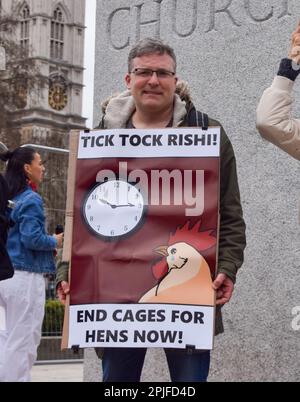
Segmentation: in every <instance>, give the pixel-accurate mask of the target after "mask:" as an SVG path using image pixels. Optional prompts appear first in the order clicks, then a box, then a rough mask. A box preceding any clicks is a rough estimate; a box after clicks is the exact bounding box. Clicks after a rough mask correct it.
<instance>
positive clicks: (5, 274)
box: [0, 175, 14, 281]
mask: <svg viewBox="0 0 300 402" xmlns="http://www.w3.org/2000/svg"><path fill="white" fill-rule="evenodd" d="M7 192H8V190H7V184H6V182H5V180H4V179H3V177H2V176H1V175H0V281H3V280H5V279H9V278H11V277H12V276H13V275H14V268H13V266H12V263H11V261H10V258H9V255H8V253H7V250H6V240H7V230H8V228H9V226H10V225H9V220H8V219H7V217H6V215H5V211H6V208H7V204H8V197H7Z"/></svg>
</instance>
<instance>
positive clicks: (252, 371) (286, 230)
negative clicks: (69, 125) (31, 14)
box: [85, 0, 300, 381]
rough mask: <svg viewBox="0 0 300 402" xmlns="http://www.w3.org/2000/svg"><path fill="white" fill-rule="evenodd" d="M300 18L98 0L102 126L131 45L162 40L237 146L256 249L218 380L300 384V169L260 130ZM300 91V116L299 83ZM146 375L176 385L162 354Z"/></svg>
mask: <svg viewBox="0 0 300 402" xmlns="http://www.w3.org/2000/svg"><path fill="white" fill-rule="evenodd" d="M299 15H300V2H296V1H293V0H267V1H264V2H261V1H260V0H237V1H235V0H226V1H224V0H222V1H221V0H203V1H198V0H127V1H126V0H122V1H121V0H98V13H97V24H96V26H97V39H96V44H97V45H96V46H97V48H96V70H95V73H96V77H95V124H96V123H97V122H98V121H99V120H100V115H101V113H100V103H101V101H102V100H104V99H105V98H106V97H108V96H109V95H111V94H113V93H116V92H120V91H122V90H123V89H125V85H124V76H125V73H126V71H127V70H126V68H127V55H128V51H129V49H130V47H131V46H132V45H133V44H134V43H135V42H136V40H137V39H139V38H143V37H146V36H154V37H160V38H162V39H164V40H166V41H167V42H168V43H169V44H171V45H172V46H173V47H174V49H175V51H176V54H177V57H178V75H179V77H181V78H182V79H184V80H186V81H188V82H189V85H190V88H191V93H192V96H193V100H194V103H195V104H196V105H197V107H198V109H200V110H201V111H204V112H206V113H208V114H209V115H210V116H211V117H213V118H216V119H218V120H219V121H221V122H222V124H223V126H224V128H225V130H226V131H227V133H228V135H229V137H230V139H231V141H232V143H233V146H234V149H235V153H236V159H237V166H238V174H239V183H240V189H241V198H242V203H243V208H244V214H245V220H246V223H247V240H248V247H247V250H246V254H245V263H244V266H243V268H242V269H241V271H240V273H239V275H238V281H237V284H236V289H235V293H234V297H233V299H232V300H231V302H230V304H228V305H227V306H226V307H224V309H223V310H224V322H225V334H224V335H221V336H219V337H217V338H216V342H215V350H214V352H213V354H212V356H213V358H212V365H211V372H210V378H209V379H210V381H260V380H265V381H299V379H300V378H299V359H300V342H299V341H300V333H299V332H297V331H295V330H293V328H292V321H293V319H294V318H295V317H294V316H293V311H292V310H293V308H294V307H295V306H298V305H300V295H299V286H298V282H299V278H300V274H299V261H300V251H299V250H300V249H299V226H298V222H297V216H298V198H299V192H298V190H297V189H298V188H299V177H300V175H299V163H298V162H297V161H295V160H293V159H292V158H291V157H289V156H288V155H286V154H284V153H283V152H282V151H280V150H278V149H276V148H275V147H274V146H273V145H271V144H270V143H267V142H265V141H263V140H262V139H261V138H260V136H259V135H258V133H257V131H256V128H255V112H256V107H257V103H258V100H259V98H260V96H261V94H262V91H263V90H264V89H265V88H266V87H268V86H269V85H271V82H272V80H273V77H274V75H275V74H276V72H277V68H278V64H279V61H280V59H281V58H282V57H285V56H286V54H287V50H288V47H289V38H290V35H291V32H292V31H293V30H294V28H295V27H296V25H297V22H298V19H299ZM295 92H296V94H295V95H296V96H295V97H296V99H297V100H296V104H295V107H294V110H295V112H296V111H298V112H299V110H300V96H299V95H300V81H299V82H297V83H296V85H295ZM299 114H300V113H298V117H300V116H299ZM295 311H296V310H294V313H295ZM298 311H299V310H298ZM87 353H90V354H92V353H91V352H87ZM90 354H89V355H88V356H89V357H88V358H87V359H86V363H85V378H86V380H94V381H96V380H99V373H97V374H96V373H95V371H94V368H95V365H96V366H97V367H98V366H99V364H98V362H96V361H95V360H94V357H93V354H92V357H91V355H90ZM143 379H144V380H145V381H163V380H166V381H168V379H169V376H168V371H167V368H166V363H165V357H164V355H163V354H162V353H161V352H160V351H156V350H154V351H150V353H149V355H148V357H147V359H146V364H145V368H144V372H143Z"/></svg>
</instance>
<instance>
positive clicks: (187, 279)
mask: <svg viewBox="0 0 300 402" xmlns="http://www.w3.org/2000/svg"><path fill="white" fill-rule="evenodd" d="M189 226H190V222H187V223H186V224H185V225H184V226H183V227H182V228H180V227H178V228H177V230H176V232H175V234H174V235H173V234H171V236H170V239H169V242H168V245H167V246H162V247H158V248H157V249H155V250H154V251H155V252H156V253H158V254H160V255H162V256H163V257H164V258H163V260H161V261H160V262H158V263H157V264H156V265H154V266H153V267H152V271H153V274H154V276H155V277H156V278H157V279H158V283H157V285H156V286H155V287H153V288H152V289H150V290H149V291H148V292H147V293H146V294H144V295H143V296H142V297H141V299H140V300H139V303H172V304H194V305H208V306H212V305H214V304H215V292H214V290H213V289H212V277H211V272H210V269H209V266H208V264H207V262H206V261H205V259H204V257H203V256H202V255H201V252H203V251H205V250H207V249H209V248H211V247H213V246H215V245H216V238H215V237H213V236H212V231H211V230H210V231H204V232H199V229H200V227H201V221H198V222H197V223H196V224H195V225H194V226H193V227H192V228H189Z"/></svg>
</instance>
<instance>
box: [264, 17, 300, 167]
mask: <svg viewBox="0 0 300 402" xmlns="http://www.w3.org/2000/svg"><path fill="white" fill-rule="evenodd" d="M299 74H300V22H299V24H298V27H297V28H296V30H295V31H294V32H293V34H292V38H291V46H290V50H289V54H288V58H284V59H282V60H281V63H280V67H279V71H278V74H277V76H276V77H275V78H274V81H273V83H272V85H271V86H270V87H269V88H267V89H266V90H265V91H264V93H263V95H262V97H261V99H260V102H259V105H258V108H257V128H258V131H259V132H260V134H261V136H262V137H263V138H265V139H266V140H268V141H270V142H272V143H273V144H275V145H276V146H278V147H279V148H281V149H282V150H283V151H285V152H287V153H288V154H289V155H291V156H293V157H294V158H296V159H298V160H300V123H299V119H295V118H292V116H291V111H292V106H293V100H292V97H291V93H292V90H293V87H294V83H295V81H296V78H297V77H298V75H299Z"/></svg>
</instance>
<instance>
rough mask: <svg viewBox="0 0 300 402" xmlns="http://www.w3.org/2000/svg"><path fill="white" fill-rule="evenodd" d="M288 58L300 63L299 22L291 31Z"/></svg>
mask: <svg viewBox="0 0 300 402" xmlns="http://www.w3.org/2000/svg"><path fill="white" fill-rule="evenodd" d="M288 57H289V59H292V60H293V61H294V62H295V63H297V64H300V22H299V24H298V26H297V28H296V30H295V31H294V32H293V33H292V37H291V47H290V50H289V56H288Z"/></svg>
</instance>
